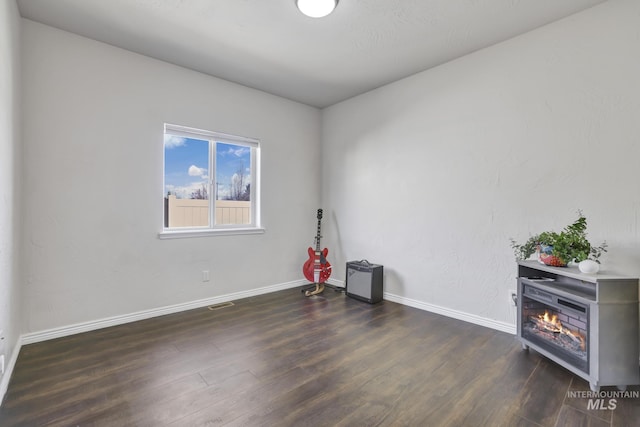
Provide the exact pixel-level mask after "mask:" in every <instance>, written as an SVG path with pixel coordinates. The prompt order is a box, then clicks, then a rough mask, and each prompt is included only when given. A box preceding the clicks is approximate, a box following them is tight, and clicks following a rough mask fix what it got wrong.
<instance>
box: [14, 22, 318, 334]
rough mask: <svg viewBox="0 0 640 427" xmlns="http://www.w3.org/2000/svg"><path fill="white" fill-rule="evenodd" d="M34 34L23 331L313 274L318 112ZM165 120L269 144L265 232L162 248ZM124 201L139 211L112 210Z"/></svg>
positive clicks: (28, 66)
mask: <svg viewBox="0 0 640 427" xmlns="http://www.w3.org/2000/svg"><path fill="white" fill-rule="evenodd" d="M23 28H24V31H23V56H24V77H23V78H24V87H25V89H24V100H23V102H24V122H25V123H24V142H25V153H24V154H25V163H24V165H25V172H26V173H25V175H26V179H25V182H24V193H25V209H26V214H25V234H26V236H25V248H24V263H25V274H26V292H25V296H24V300H25V307H26V309H25V319H26V322H25V323H26V324H25V329H24V330H25V332H33V331H42V330H47V329H51V328H56V327H63V326H67V325H72V324H76V323H82V322H88V321H93V320H96V319H105V318H109V317H111V316H121V315H125V314H130V313H136V312H140V311H144V310H151V309H155V308H158V307H166V306H170V305H175V304H181V303H186V302H191V301H196V300H200V299H206V298H212V297H215V296H218V295H227V294H232V293H236V292H241V291H246V290H251V289H256V288H260V287H264V286H271V285H277V284H282V283H287V282H289V281H295V280H298V279H301V278H302V272H301V269H302V264H303V263H304V261H305V258H306V248H307V247H308V246H309V244H310V243H311V242H312V240H313V236H314V234H315V212H316V209H317V207H318V203H319V200H320V166H319V163H318V162H317V159H318V158H319V156H320V118H321V117H320V111H319V110H317V109H315V108H311V107H308V106H304V105H302V104H298V103H294V102H291V101H288V100H285V99H282V98H278V97H275V96H272V95H268V94H265V93H263V92H259V91H256V90H253V89H249V88H246V87H243V86H239V85H235V84H232V83H229V82H226V81H223V80H219V79H215V78H212V77H209V76H206V75H203V74H199V73H196V72H193V71H189V70H186V69H183V68H180V67H177V66H173V65H170V64H167V63H164V62H160V61H157V60H153V59H150V58H147V57H144V56H140V55H137V54H133V53H131V52H127V51H125V50H121V49H118V48H114V47H112V46H108V45H105V44H101V43H97V42H95V41H92V40H89V39H85V38H82V37H78V36H75V35H72V34H70V33H67V32H63V31H59V30H56V29H53V28H51V27H47V26H44V25H41V24H37V23H34V22H32V21H26V20H25V21H23ZM249 66H250V64H249ZM164 122H169V123H174V124H180V125H185V126H191V127H196V128H201V129H208V130H212V131H219V132H225V133H231V134H236V135H242V136H247V137H254V138H259V139H260V140H261V143H262V201H263V205H262V219H263V225H264V226H265V227H266V229H267V231H266V233H265V234H262V235H249V236H224V237H206V238H195V239H177V240H159V239H158V236H157V233H158V232H159V231H160V229H161V227H162V208H163V202H162V200H163V199H162V198H163V190H162V174H163V170H162V167H163V166H162V153H163V143H162V140H163V123H164ZM121 204H126V205H131V206H134V207H135V209H134V212H133V213H125V212H119V211H117V210H114V209H112V207H114V206H119V205H121ZM281 206H287V207H288V208H287V209H286V210H281ZM67 207H68V208H67ZM283 213H287V215H283ZM202 270H210V271H211V282H208V283H203V282H201V271H202Z"/></svg>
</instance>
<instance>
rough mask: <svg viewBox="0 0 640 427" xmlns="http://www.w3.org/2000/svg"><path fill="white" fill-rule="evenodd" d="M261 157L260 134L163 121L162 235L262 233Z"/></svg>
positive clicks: (165, 236) (168, 236)
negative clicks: (231, 132) (255, 136)
mask: <svg viewBox="0 0 640 427" xmlns="http://www.w3.org/2000/svg"><path fill="white" fill-rule="evenodd" d="M259 161H260V144H259V141H258V140H256V139H252V138H245V137H240V136H235V135H227V134H222V133H218V132H210V131H205V130H200V129H193V128H187V127H184V126H177V125H170V124H165V127H164V176H163V178H164V185H163V191H164V227H163V230H162V232H161V233H160V237H161V238H170V237H187V236H200V235H212V234H235V233H257V232H263V231H264V230H262V229H261V228H260V215H259V212H260V206H259V195H260V193H259V187H258V184H259V179H258V178H259V175H258V174H259V166H260V165H259Z"/></svg>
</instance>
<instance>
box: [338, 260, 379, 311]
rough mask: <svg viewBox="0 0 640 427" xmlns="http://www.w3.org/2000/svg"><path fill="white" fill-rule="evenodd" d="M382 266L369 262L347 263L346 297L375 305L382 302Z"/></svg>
mask: <svg viewBox="0 0 640 427" xmlns="http://www.w3.org/2000/svg"><path fill="white" fill-rule="evenodd" d="M382 273H383V266H381V265H379V264H371V263H369V261H367V260H366V259H365V260H362V261H349V262H347V280H346V282H345V288H346V293H347V296H350V297H351V298H355V299H359V300H361V301H366V302H368V303H369V304H375V303H377V302H380V301H382Z"/></svg>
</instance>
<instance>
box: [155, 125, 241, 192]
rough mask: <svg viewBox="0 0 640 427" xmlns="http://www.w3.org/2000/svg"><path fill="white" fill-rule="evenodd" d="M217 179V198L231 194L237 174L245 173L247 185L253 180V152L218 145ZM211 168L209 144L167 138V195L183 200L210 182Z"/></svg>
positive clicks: (165, 142)
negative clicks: (231, 187)
mask: <svg viewBox="0 0 640 427" xmlns="http://www.w3.org/2000/svg"><path fill="white" fill-rule="evenodd" d="M216 147H217V150H216V179H215V183H216V184H217V186H218V198H219V199H223V198H224V197H226V196H227V195H228V194H229V188H230V185H231V182H232V181H233V179H234V177H233V176H234V174H237V173H238V172H239V171H243V172H244V175H245V183H248V182H249V180H248V178H250V174H251V172H250V170H251V169H250V168H251V150H250V148H249V147H245V146H241V145H233V144H226V143H222V142H217V143H216ZM211 169H212V168H211V167H210V165H209V142H208V141H203V140H198V139H192V138H182V137H176V136H173V135H165V140H164V170H165V177H164V194H165V195H166V194H167V193H168V192H171V193H172V194H176V195H177V196H178V197H181V198H189V196H190V195H191V193H192V192H193V191H195V190H196V189H198V188H202V185H203V184H205V185H206V184H207V183H208V181H209V174H210V173H211V172H212V171H211Z"/></svg>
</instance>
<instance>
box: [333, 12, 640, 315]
mask: <svg viewBox="0 0 640 427" xmlns="http://www.w3.org/2000/svg"><path fill="white" fill-rule="evenodd" d="M639 49H640V2H637V1H633V0H619V1H618V0H615V1H610V2H607V3H604V4H602V5H600V6H597V7H595V8H592V9H590V10H587V11H585V12H583V13H580V14H578V15H574V16H572V17H569V18H568V19H565V20H563V21H560V22H557V23H554V24H552V25H548V26H545V27H543V28H540V29H538V30H535V31H532V32H530V33H528V34H525V35H523V36H520V37H517V38H515V39H512V40H509V41H507V42H504V43H501V44H499V45H496V46H493V47H490V48H488V49H484V50H481V51H478V52H476V53H474V54H472V55H468V56H466V57H463V58H460V59H458V60H456V61H453V62H450V63H448V64H445V65H443V66H440V67H437V68H435V69H432V70H429V71H425V72H422V73H419V74H417V75H414V76H412V77H409V78H407V79H404V80H402V81H398V82H395V83H393V84H391V85H388V86H385V87H382V88H379V89H377V90H374V91H372V92H369V93H367V94H364V95H362V96H359V97H357V98H353V99H351V100H347V101H345V102H343V103H341V104H338V105H335V106H332V107H329V108H328V109H326V110H324V112H323V119H324V121H323V204H324V206H325V209H326V210H327V214H328V215H327V216H328V217H330V218H331V221H332V223H331V224H330V225H329V230H330V234H327V239H326V243H327V245H328V246H329V248H330V249H331V248H333V254H334V255H333V260H332V261H333V263H334V265H335V269H334V277H335V276H338V277H342V278H344V261H347V260H357V259H362V258H367V259H368V260H369V261H371V262H376V263H381V264H383V265H384V266H385V272H386V277H385V281H386V282H385V287H386V288H385V291H386V292H389V293H390V294H393V295H395V296H398V297H401V298H405V299H410V300H415V301H418V302H420V303H424V304H427V305H432V306H434V307H444V308H446V309H449V310H453V311H458V312H461V313H467V314H470V315H473V316H477V317H479V318H482V319H493V320H497V321H498V322H505V323H511V324H512V323H513V322H514V317H513V311H512V309H510V308H509V306H508V303H507V291H508V290H509V289H515V276H516V274H515V273H516V266H515V263H514V258H513V253H512V250H511V248H510V242H509V238H510V237H514V238H515V239H517V240H519V241H524V240H525V239H526V238H528V237H529V235H530V234H532V233H536V232H540V231H544V230H547V229H556V230H558V231H559V230H560V229H561V228H563V227H564V226H565V225H567V224H569V223H570V222H573V220H575V219H576V218H577V211H578V210H579V209H581V210H583V212H584V214H585V215H586V217H587V220H588V225H589V228H588V231H589V237H590V239H591V240H592V241H593V242H594V243H596V244H599V243H600V242H601V241H602V240H604V239H606V240H607V242H608V243H609V246H610V251H609V253H608V254H605V256H604V259H603V268H604V269H609V270H612V269H613V270H616V271H618V272H622V273H626V274H630V275H639V274H640V229H639V227H640V220H639V217H640V80H639V76H640V55H639V53H640V50H639Z"/></svg>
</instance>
